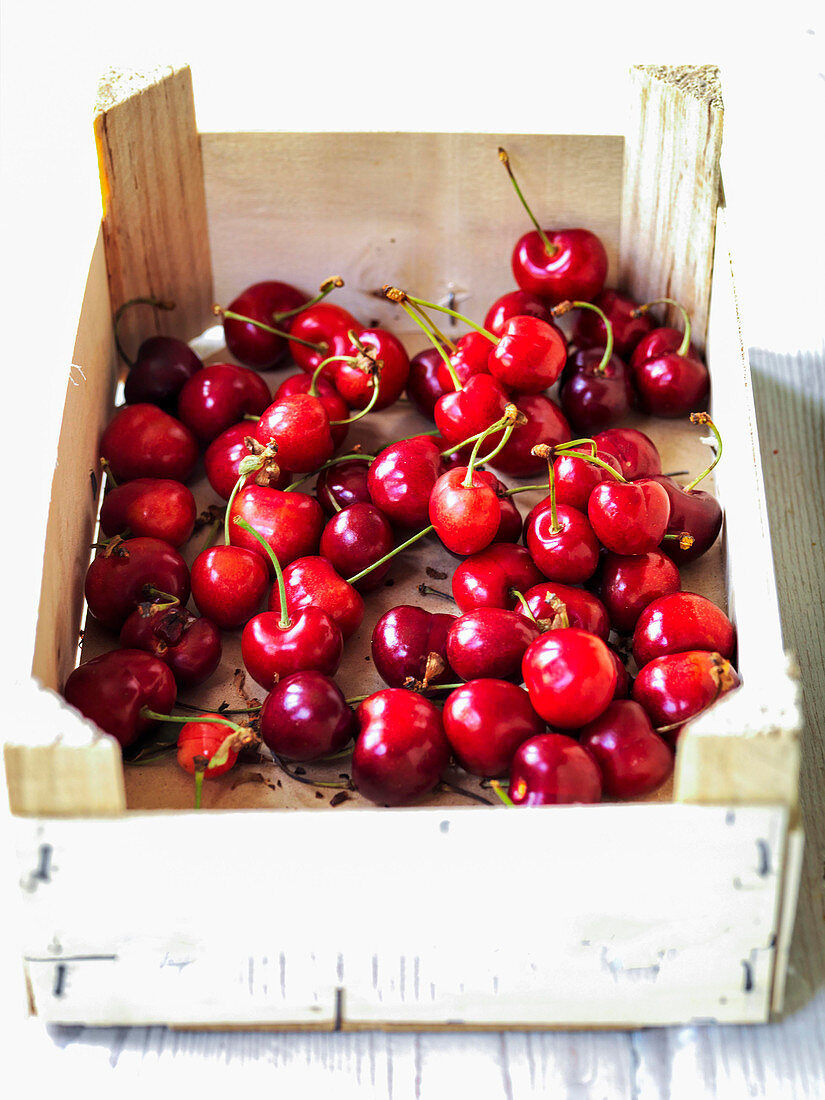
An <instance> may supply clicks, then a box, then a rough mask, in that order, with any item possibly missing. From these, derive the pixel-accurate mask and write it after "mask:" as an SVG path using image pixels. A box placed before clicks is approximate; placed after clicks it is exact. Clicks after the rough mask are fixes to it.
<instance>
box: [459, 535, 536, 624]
mask: <svg viewBox="0 0 825 1100" xmlns="http://www.w3.org/2000/svg"><path fill="white" fill-rule="evenodd" d="M542 580H544V576H543V574H542V572H541V570H540V569H539V568H538V566H537V565H536V563H535V562H534V561H533V559H532V558H531V557H530V552H529V551H528V550H526V549H525V548H524V547H523V546H514V545H513V544H512V543H509V542H505V543H498V542H496V543H492V544H491V545H490V546H488V547H487V548H486V549H485V550H482V551H480V552H479V553H478V554H473V555H472V556H471V557H469V558H467V559H466V560H465V561H463V562H462V563H461V565H459V566H458V568H457V569H456V571H455V573H454V574H453V581H452V590H453V597H454V598H455V601H456V603H457V604H458V607H459V610H460V611H470V610H471V609H472V608H474V607H506V608H508V609H509V610H511V611H512V610H513V608H515V607H516V606H517V605H518V598H517V597H516V596H514V595H513V589H518V591H519V592H524V591H525V590H526V589H528V588H532V587H533V585H536V584H539V583H540V582H541V581H542Z"/></svg>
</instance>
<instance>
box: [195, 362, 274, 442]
mask: <svg viewBox="0 0 825 1100" xmlns="http://www.w3.org/2000/svg"><path fill="white" fill-rule="evenodd" d="M271 400H272V398H271V397H270V395H269V386H267V384H266V382H264V380H263V378H261V376H260V375H259V374H256V373H255V371H254V370H250V369H249V367H239V366H238V365H237V364H235V363H213V364H212V365H211V366H208V367H204V368H203V370H201V371H198V373H197V374H195V375H193V376H192V377H191V378H190V379H189V381H188V382H187V383H186V385H185V386H184V387H183V389H182V390H181V391H180V394H179V395H178V417H179V418H180V420H181V421H182V422H183V423H184V424H185V425H186V426H187V428H189V429H190V431H192V432H194V434H195V435H196V436H197V437H198V439H199V440H200V441H201V443H211V442H212V440H213V439H215V438H217V436H219V435H220V434H221V432H223V431H226V429H227V428H229V427H231V426H232V425H233V424H236V423H237V422H238V421H239V420H241V419H242V418H243V417H244V416H245V415H246V414H247V413H250V414H253V415H255V416H259V415H260V414H261V413H262V412H263V411H264V409H265V408H266V407H267V405H268V404H269V403H270V401H271Z"/></svg>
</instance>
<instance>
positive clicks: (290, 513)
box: [229, 484, 324, 567]
mask: <svg viewBox="0 0 825 1100" xmlns="http://www.w3.org/2000/svg"><path fill="white" fill-rule="evenodd" d="M236 518H238V519H243V520H245V521H246V522H247V523H248V524H249V525H250V527H253V528H254V529H255V530H256V531H257V532H258V534H260V535H261V536H262V537H263V538H264V540H265V541H266V542H267V543H268V545H269V546H270V547H271V548H272V550H273V552H274V554H275V556H276V557H277V559H278V561H279V562H280V564H281V566H282V567H283V566H286V565H288V564H289V563H290V562H292V561H295V559H296V558H303V557H306V556H307V555H310V554H314V553H315V552H316V551H317V549H318V544H319V542H320V539H321V532H322V530H323V528H324V513H323V512H322V510H321V506H320V504H319V503H318V501H317V500H315V498H314V497H311V496H309V495H308V494H307V493H300V492H288V491H287V490H286V489H283V490H281V489H271V488H268V487H267V486H261V485H254V484H252V485H245V486H244V487H243V488H242V489H241V490H240V492H239V493H238V494H237V496H236V497H235V499H234V501H233V502H232V505H231V507H230V509H229V531H230V541H231V542H232V545H233V546H243V547H245V548H246V549H247V550H251V551H252V552H253V553H255V554H264V550H263V548H262V547H261V545H260V543H259V542H258V541H257V539H255V538H254V536H252V535H249V534H247V532H246V531H243V530H242V529H240V528H239V527H238V526H237V525H236V524H235V523H234V520H235V519H236Z"/></svg>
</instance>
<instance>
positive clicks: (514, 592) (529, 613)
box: [510, 588, 537, 622]
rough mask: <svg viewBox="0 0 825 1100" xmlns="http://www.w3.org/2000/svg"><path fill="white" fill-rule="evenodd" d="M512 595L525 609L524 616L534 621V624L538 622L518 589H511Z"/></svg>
mask: <svg viewBox="0 0 825 1100" xmlns="http://www.w3.org/2000/svg"><path fill="white" fill-rule="evenodd" d="M510 595H511V596H515V597H516V599H517V600H518V602H519V603H520V604H521V606H522V608H523V609H524V614H525V615H526V616H527V618H528V619H532V621H533V622H536V621H537V620H536V616H535V615H534V614H533V612H532V611H531V610H530V605H529V604H528V602H527V600H526V599H525V598H524V596H523V594H522V593H521V592H519V590H518V589H517V588H511V589H510Z"/></svg>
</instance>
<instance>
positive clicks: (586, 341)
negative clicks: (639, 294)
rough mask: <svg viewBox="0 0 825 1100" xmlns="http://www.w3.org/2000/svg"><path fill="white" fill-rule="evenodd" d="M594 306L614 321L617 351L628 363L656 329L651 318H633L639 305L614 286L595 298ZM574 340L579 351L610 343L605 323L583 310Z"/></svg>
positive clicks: (614, 344) (612, 323)
mask: <svg viewBox="0 0 825 1100" xmlns="http://www.w3.org/2000/svg"><path fill="white" fill-rule="evenodd" d="M593 305H594V306H598V307H599V309H600V310H601V311H602V313H604V314H605V315H606V317H607V319H608V321H609V322H610V325H611V327H612V329H613V350H614V351H615V353H616V354H617V355H618V356H619V357H620V358H622V359H624V360H627V358H628V356H629V355H630V354H631V353H632V352H633V349H634V348H635V347H636V345H637V344H638V343H639V341H640V340H641V339H642V338H643V337H644V336H647V335H648V333H649V332H650V331H651V329H652V328H653V321H652V320H651V318H650V315H649V314H648V313H647V312H645V313H642V314H640V316H638V317H633V316H632V314H633V311H634V310H635V309H637V308H638V305H639V303H638V302H636V301H634V300H633V298H631V297H629V296H628V295H627V294H622V293H621V291H619V290H616V289H615V288H614V287H605V288H604V290H603V291H602V292H601V294H597V295H596V297H595V298H594V299H593ZM572 338H573V343H574V344H575V345H576V347H577V348H604V347H605V346H606V344H607V332H606V331H605V327H604V321H602V319H601V317H600V316H599V315H598V313H595V312H594V311H593V310H592V309H582V310H579V311H578V313H577V315H576V321H575V324H574V326H573V337H572Z"/></svg>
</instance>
